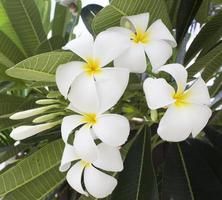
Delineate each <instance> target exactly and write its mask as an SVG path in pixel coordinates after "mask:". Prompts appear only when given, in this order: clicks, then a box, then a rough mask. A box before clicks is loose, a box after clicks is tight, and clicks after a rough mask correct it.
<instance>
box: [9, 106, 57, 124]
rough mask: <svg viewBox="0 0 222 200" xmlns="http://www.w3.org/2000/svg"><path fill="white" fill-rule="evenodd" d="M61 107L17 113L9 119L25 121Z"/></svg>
mask: <svg viewBox="0 0 222 200" xmlns="http://www.w3.org/2000/svg"><path fill="white" fill-rule="evenodd" d="M59 106H60V105H59V104H54V105H50V106H44V107H40V108H34V109H30V110H26V111H21V112H17V113H15V114H13V115H12V116H10V117H9V118H10V119H13V120H19V119H25V118H28V117H32V116H35V115H38V114H41V113H44V112H45V111H47V110H50V109H53V108H59Z"/></svg>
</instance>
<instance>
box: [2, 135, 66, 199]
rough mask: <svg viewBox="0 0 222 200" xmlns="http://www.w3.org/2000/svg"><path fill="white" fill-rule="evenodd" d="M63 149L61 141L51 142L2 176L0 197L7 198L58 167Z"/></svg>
mask: <svg viewBox="0 0 222 200" xmlns="http://www.w3.org/2000/svg"><path fill="white" fill-rule="evenodd" d="M63 148H64V144H63V141H62V140H61V139H59V140H56V141H54V142H51V143H49V144H47V145H46V146H44V147H43V148H41V149H40V150H38V151H36V152H35V153H33V154H32V155H30V156H28V157H27V158H24V159H23V160H22V161H20V162H19V163H18V164H17V165H16V166H14V167H12V168H10V169H9V170H7V171H6V172H4V173H3V174H1V175H0V182H1V183H2V184H1V185H0V196H5V195H6V194H8V193H9V192H12V191H15V190H16V189H18V188H20V187H22V186H25V185H26V184H29V183H30V182H31V181H34V180H36V179H38V178H39V177H41V176H42V175H43V174H45V173H47V172H49V171H50V170H52V169H53V168H55V167H56V166H58V165H59V163H60V161H61V157H62V152H63ZM57 169H58V168H57ZM36 181H37V180H36ZM36 186H37V185H36ZM42 186H44V185H42ZM45 187H47V186H45ZM22 188H23V187H22ZM29 195H30V194H29ZM31 199H32V198H31Z"/></svg>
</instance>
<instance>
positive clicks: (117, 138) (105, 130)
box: [93, 114, 130, 146]
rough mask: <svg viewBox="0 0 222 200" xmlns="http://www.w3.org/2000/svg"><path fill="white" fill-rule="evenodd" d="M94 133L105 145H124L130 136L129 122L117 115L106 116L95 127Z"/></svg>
mask: <svg viewBox="0 0 222 200" xmlns="http://www.w3.org/2000/svg"><path fill="white" fill-rule="evenodd" d="M93 130H94V133H95V134H96V135H97V137H98V138H99V139H100V140H102V141H103V142H104V143H106V144H108V145H111V146H120V145H122V144H124V143H125V142H126V140H127V138H128V136H129V131H130V126H129V121H128V120H127V119H126V118H125V117H123V116H121V115H117V114H104V115H102V116H101V117H99V118H98V122H97V123H96V124H95V125H94V126H93Z"/></svg>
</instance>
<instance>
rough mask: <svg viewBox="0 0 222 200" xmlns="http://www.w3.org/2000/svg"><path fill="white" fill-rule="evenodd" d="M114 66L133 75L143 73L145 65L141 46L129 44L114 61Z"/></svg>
mask: <svg viewBox="0 0 222 200" xmlns="http://www.w3.org/2000/svg"><path fill="white" fill-rule="evenodd" d="M114 66H115V67H121V68H128V69H129V70H130V72H134V73H143V72H145V70H146V66H147V64H146V56H145V52H144V47H143V45H141V44H135V43H132V42H131V44H130V47H129V48H128V49H127V50H125V51H124V52H123V53H122V54H121V55H120V56H119V57H118V58H117V59H115V60H114Z"/></svg>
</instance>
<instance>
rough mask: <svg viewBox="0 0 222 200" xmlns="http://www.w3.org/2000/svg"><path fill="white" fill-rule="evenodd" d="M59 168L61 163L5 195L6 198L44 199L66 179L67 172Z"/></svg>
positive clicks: (6, 199)
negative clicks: (64, 172) (62, 171)
mask: <svg viewBox="0 0 222 200" xmlns="http://www.w3.org/2000/svg"><path fill="white" fill-rule="evenodd" d="M58 168H59V165H57V166H56V167H54V168H52V169H51V170H49V171H48V172H46V173H44V174H43V175H41V176H39V177H38V178H36V179H34V180H33V181H31V182H29V183H27V184H25V185H24V186H22V187H20V188H18V189H17V190H15V191H12V192H11V193H9V194H8V195H6V196H5V197H4V200H30V199H33V200H44V199H45V198H46V197H47V195H49V194H50V193H51V192H53V191H54V190H55V189H56V188H57V187H58V186H59V185H60V184H61V183H62V182H63V181H64V180H65V174H63V173H61V172H59V170H58Z"/></svg>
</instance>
